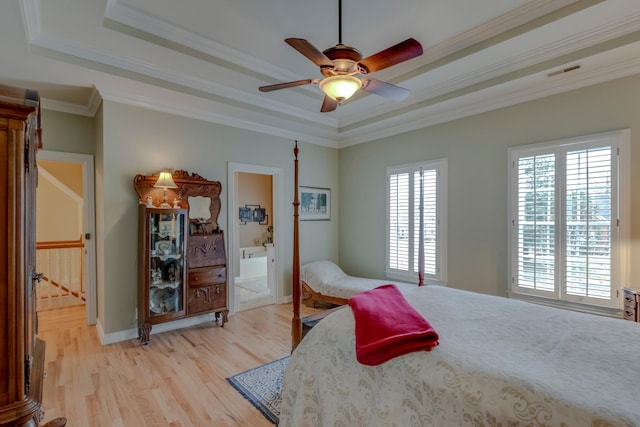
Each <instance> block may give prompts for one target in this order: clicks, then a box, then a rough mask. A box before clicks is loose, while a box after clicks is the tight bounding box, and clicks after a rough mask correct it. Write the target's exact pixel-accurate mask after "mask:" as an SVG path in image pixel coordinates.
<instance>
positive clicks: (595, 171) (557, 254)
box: [509, 131, 630, 314]
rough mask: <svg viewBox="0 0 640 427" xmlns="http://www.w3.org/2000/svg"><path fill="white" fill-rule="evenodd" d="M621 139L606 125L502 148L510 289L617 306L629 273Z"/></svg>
mask: <svg viewBox="0 0 640 427" xmlns="http://www.w3.org/2000/svg"><path fill="white" fill-rule="evenodd" d="M628 144H629V132H628V131H613V132H608V133H603V134H597V135H590V136H582V137H576V138H570V139H567V140H559V141H551V142H547V143H541V144H534V145H529V146H522V147H514V148H512V149H510V150H509V160H510V167H511V171H510V178H509V184H510V185H509V191H510V199H509V210H510V212H511V215H512V217H511V219H510V231H509V243H510V251H509V254H510V262H509V271H510V277H511V283H510V291H511V292H512V293H513V294H512V295H513V296H515V297H519V296H522V297H523V298H529V297H530V296H531V297H535V296H540V297H544V298H545V303H548V302H550V301H552V300H558V301H561V303H560V305H565V306H566V304H565V302H568V303H570V304H571V306H572V307H578V305H575V306H574V305H573V304H581V305H582V306H581V307H580V308H581V309H584V310H588V311H594V312H599V311H598V310H600V309H604V311H601V312H603V313H607V314H609V313H611V312H610V311H608V310H609V309H617V308H619V307H620V299H619V298H618V296H617V295H618V291H619V290H620V289H621V288H622V286H625V283H629V280H630V279H629V269H628V265H629V261H628V257H629V252H628V248H627V246H626V245H625V242H626V241H628V239H629V221H628V220H625V218H627V216H628V212H629V211H628V206H629V205H628V203H629V197H628V196H629V193H628V182H629V172H628V171H629V163H628V156H626V155H624V153H625V152H626V150H628ZM552 304H555V303H552ZM587 306H588V307H587ZM595 306H598V308H597V309H594V308H593V307H595Z"/></svg>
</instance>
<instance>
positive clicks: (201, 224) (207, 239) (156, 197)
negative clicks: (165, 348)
mask: <svg viewBox="0 0 640 427" xmlns="http://www.w3.org/2000/svg"><path fill="white" fill-rule="evenodd" d="M158 178H159V174H158V175H136V177H135V178H134V180H133V186H134V188H135V190H136V193H138V196H139V202H140V208H139V209H140V223H139V230H140V231H139V232H140V242H141V248H140V260H139V263H138V269H139V275H140V280H139V282H140V285H139V289H140V291H139V295H138V305H139V311H138V319H139V322H138V323H139V329H140V341H141V342H142V343H145V344H146V343H148V342H149V334H150V332H151V325H153V324H155V323H160V322H166V321H170V320H177V319H179V318H183V317H191V316H199V315H203V314H209V313H213V314H214V317H215V320H216V322H217V321H219V322H220V326H224V324H225V322H227V321H228V314H229V304H228V295H227V256H226V252H225V241H224V233H223V232H222V230H220V227H219V226H218V215H219V214H220V205H221V203H220V192H221V191H222V185H221V184H220V182H218V181H208V180H206V179H204V178H203V177H201V176H200V175H198V174H195V173H194V174H189V173H188V172H187V171H184V170H178V171H175V172H173V174H172V178H173V181H174V183H175V185H176V188H168V189H167V201H168V202H170V203H172V204H174V206H178V207H180V208H181V209H159V208H150V207H148V206H147V205H153V206H159V205H160V204H161V203H163V202H164V201H165V200H164V199H165V197H164V195H163V191H162V190H161V189H159V188H155V187H154V185H155V183H156V182H157V181H158ZM169 212H171V213H174V214H177V213H178V212H179V213H180V214H179V218H180V221H179V223H180V233H179V237H180V239H181V240H182V243H181V244H182V246H181V249H180V251H178V252H177V253H176V254H175V257H176V258H175V259H173V258H166V254H164V252H162V251H160V250H159V249H162V248H158V247H156V246H157V245H158V243H157V242H158V241H160V242H163V243H161V246H162V245H168V244H167V243H164V241H165V240H163V239H166V238H164V237H158V238H159V239H160V240H156V241H155V243H152V241H153V239H154V237H153V236H154V233H155V232H156V230H164V229H165V228H166V227H165V224H164V223H163V224H159V221H165V220H164V219H162V215H163V214H166V213H169ZM150 215H156V216H154V217H153V219H151V218H149V216H150ZM158 215H159V216H160V218H158V217H157V216H158ZM161 225H162V226H161ZM183 227H186V228H183ZM177 246H178V245H176V246H175V247H176V248H177ZM173 248H174V246H171V250H173ZM153 251H155V252H153ZM171 253H173V252H170V254H171ZM163 257H164V258H163ZM165 258H166V259H165ZM167 263H168V264H167ZM174 264H175V265H176V266H178V265H179V275H180V288H179V295H180V298H179V300H178V299H176V300H175V304H174V301H173V300H170V301H169V303H168V304H167V303H166V302H165V301H164V300H163V299H162V298H164V297H165V296H169V297H173V295H174V292H173V290H172V289H173V287H174V285H176V293H177V292H178V288H177V284H176V283H175V280H171V277H169V276H168V274H166V271H168V269H169V268H170V267H168V266H167V265H171V266H173V265H174ZM158 265H160V269H158ZM176 271H177V267H176ZM161 273H162V276H161ZM154 274H155V276H154ZM174 274H175V273H174ZM154 277H155V278H154ZM154 280H156V281H157V282H158V286H155V285H154ZM166 282H169V285H166ZM154 288H162V289H163V290H160V289H154ZM154 297H155V299H154Z"/></svg>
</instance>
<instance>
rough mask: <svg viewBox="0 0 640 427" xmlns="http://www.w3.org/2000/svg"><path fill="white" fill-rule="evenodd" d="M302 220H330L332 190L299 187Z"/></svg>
mask: <svg viewBox="0 0 640 427" xmlns="http://www.w3.org/2000/svg"><path fill="white" fill-rule="evenodd" d="M298 190H299V193H300V194H298V200H299V202H300V220H301V221H328V220H330V219H331V190H330V189H328V188H318V187H302V186H300V188H299V189H298Z"/></svg>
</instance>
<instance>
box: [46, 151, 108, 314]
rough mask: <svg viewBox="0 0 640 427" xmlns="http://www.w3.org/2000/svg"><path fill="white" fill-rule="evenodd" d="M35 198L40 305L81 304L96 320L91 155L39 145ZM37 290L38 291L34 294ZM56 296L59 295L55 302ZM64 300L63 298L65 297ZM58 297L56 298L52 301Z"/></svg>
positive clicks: (92, 169)
mask: <svg viewBox="0 0 640 427" xmlns="http://www.w3.org/2000/svg"><path fill="white" fill-rule="evenodd" d="M37 163H38V168H39V185H38V189H37V198H38V202H37V203H36V218H37V224H36V234H37V239H38V250H37V252H38V254H37V256H38V263H39V264H40V265H39V266H38V268H39V269H40V271H42V272H43V273H44V276H45V280H43V281H42V282H41V285H42V287H41V289H39V290H38V291H39V292H42V296H43V297H44V296H45V295H44V293H48V297H50V298H49V300H48V301H47V302H46V303H45V302H44V300H43V301H40V299H39V301H38V305H39V306H40V307H41V308H46V307H51V308H55V307H56V306H59V307H65V306H73V305H77V304H74V301H75V302H78V301H81V302H82V303H84V308H85V318H86V323H87V324H88V325H95V324H96V318H97V301H96V256H95V251H96V248H95V220H94V218H95V196H94V165H93V156H91V155H87V154H76V153H64V152H56V151H46V150H40V151H39V152H38V153H37ZM38 291H37V292H36V295H38ZM55 298H58V300H57V301H59V302H57V301H56V299H55ZM64 300H66V302H65V301H64ZM53 301H56V302H53Z"/></svg>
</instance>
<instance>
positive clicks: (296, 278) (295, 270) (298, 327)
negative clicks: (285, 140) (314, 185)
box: [291, 140, 302, 352]
mask: <svg viewBox="0 0 640 427" xmlns="http://www.w3.org/2000/svg"><path fill="white" fill-rule="evenodd" d="M298 151H299V150H298V141H297V140H296V145H295V147H294V148H293V156H294V162H293V164H294V168H293V266H292V268H291V295H292V299H293V301H292V303H293V319H292V321H291V336H292V341H293V345H292V348H291V351H292V352H293V350H295V349H296V347H297V346H298V344H299V343H300V340H302V323H301V320H300V245H299V236H298V209H299V208H300V201H299V200H298Z"/></svg>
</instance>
